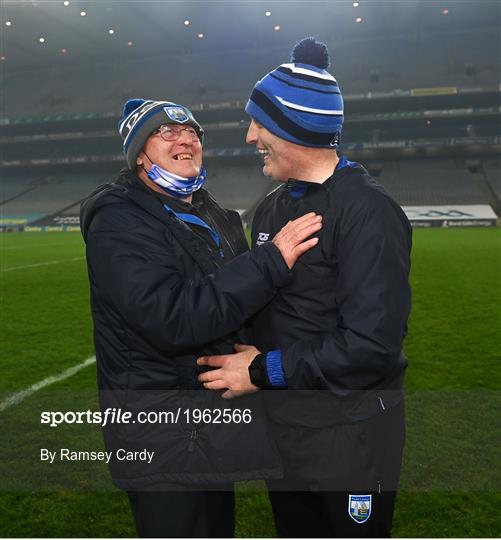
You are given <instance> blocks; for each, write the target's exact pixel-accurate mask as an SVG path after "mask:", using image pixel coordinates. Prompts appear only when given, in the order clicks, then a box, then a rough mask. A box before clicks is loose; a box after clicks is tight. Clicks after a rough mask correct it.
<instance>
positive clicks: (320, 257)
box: [199, 38, 411, 538]
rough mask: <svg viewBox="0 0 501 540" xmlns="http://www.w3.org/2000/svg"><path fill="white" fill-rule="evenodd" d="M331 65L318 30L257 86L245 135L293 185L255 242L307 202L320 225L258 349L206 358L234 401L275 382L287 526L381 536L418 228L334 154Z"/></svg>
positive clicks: (400, 426)
mask: <svg viewBox="0 0 501 540" xmlns="http://www.w3.org/2000/svg"><path fill="white" fill-rule="evenodd" d="M328 65H329V55H328V51H327V48H326V46H325V45H324V44H322V43H319V42H317V41H315V39H313V38H307V39H305V40H303V41H301V42H300V43H299V44H298V45H297V46H296V47H295V49H294V51H293V54H292V58H291V61H290V63H286V64H282V65H280V66H278V67H277V68H276V69H275V70H273V71H272V72H271V73H268V74H267V75H266V76H265V77H263V78H262V79H261V80H260V81H259V82H258V83H257V84H256V86H255V87H254V90H253V92H252V94H251V96H250V99H249V101H248V104H247V107H246V110H247V112H248V114H249V115H250V117H251V125H250V127H249V131H248V133H247V142H248V143H249V144H254V145H256V148H257V149H258V151H259V153H260V154H262V156H263V161H264V166H263V173H264V174H265V175H266V176H270V177H272V178H274V179H275V180H278V181H280V182H282V183H283V184H282V186H280V187H279V188H278V189H276V190H275V191H273V192H272V193H271V194H270V195H268V197H266V199H265V200H264V201H263V202H262V203H261V205H260V206H259V207H258V209H257V211H256V214H255V218H254V223H253V249H257V250H258V249H260V247H261V246H260V245H261V243H262V240H263V239H266V238H271V237H273V235H274V234H275V233H276V232H277V231H278V230H280V227H281V226H282V225H283V224H284V223H287V221H289V220H293V219H295V218H296V217H297V216H300V215H301V214H303V213H305V212H316V213H318V214H321V215H322V216H323V227H322V231H321V232H320V241H319V244H318V245H317V246H316V247H314V248H313V249H312V250H311V251H309V252H308V253H307V254H305V255H304V257H302V258H301V262H300V264H298V265H296V266H295V267H294V269H293V279H292V281H291V282H290V283H289V284H288V285H287V286H285V287H284V288H282V289H281V290H280V291H279V292H278V293H277V295H276V296H275V297H274V298H273V300H272V302H270V303H269V304H268V305H267V306H266V307H265V308H263V309H262V310H261V311H260V312H259V313H258V314H257V315H256V316H255V318H254V320H253V330H254V339H253V341H252V343H253V344H254V345H256V347H257V348H256V347H252V346H247V347H245V349H242V350H240V352H239V353H238V354H236V355H233V356H228V355H224V356H218V357H209V358H207V357H203V358H201V359H199V364H200V365H210V366H214V367H219V369H216V370H214V371H210V372H207V373H204V374H202V375H200V377H199V379H200V380H201V381H202V382H203V383H204V385H205V387H206V388H210V389H213V390H219V389H225V394H224V395H225V396H226V397H233V396H236V395H241V394H244V393H245V392H254V391H256V390H257V389H258V388H264V389H269V390H268V391H267V392H266V394H267V395H266V397H267V398H268V399H267V402H268V412H269V414H270V416H271V418H272V419H273V426H274V428H273V431H274V433H275V435H276V439H277V443H278V445H279V449H280V453H281V455H282V458H283V459H284V467H285V477H284V479H283V480H276V481H269V482H268V486H269V489H270V499H271V503H272V506H273V512H274V516H275V522H276V525H277V530H278V533H279V535H280V536H284V537H297V536H299V537H313V538H314V537H321V536H329V537H334V536H338V537H339V536H340V537H351V536H361V537H369V536H375V537H381V536H388V535H389V534H390V528H391V522H392V515H393V507H394V501H395V492H396V488H397V484H398V478H399V471H400V463H401V457H402V448H403V442H404V416H403V390H402V387H403V379H404V372H405V368H406V366H407V360H406V357H405V355H404V354H403V352H402V344H403V340H404V337H405V334H406V323H407V318H408V315H409V310H410V288H409V283H408V275H409V268H410V250H411V229H410V226H409V223H408V221H407V219H406V216H405V214H404V212H403V211H402V210H401V208H400V207H399V206H398V205H397V204H396V203H395V202H394V201H393V200H392V199H391V198H390V197H389V196H388V194H387V193H386V192H385V191H384V189H383V188H382V187H381V186H380V185H379V184H377V183H376V182H375V181H374V180H373V179H372V178H371V177H370V176H369V174H368V173H367V171H366V170H365V169H364V168H363V167H362V166H361V165H359V164H358V163H355V162H351V161H348V160H347V159H346V158H345V157H341V158H339V157H338V156H337V153H336V150H335V149H336V147H337V146H338V145H339V141H340V135H341V127H342V123H343V114H344V113H343V100H342V97H341V92H340V89H339V86H338V84H337V81H336V79H335V78H334V77H333V76H332V75H331V74H330V73H329V72H328V71H326V69H327V67H328ZM281 389H282V390H283V389H286V391H285V392H280V391H279V390H281ZM271 390H272V391H271Z"/></svg>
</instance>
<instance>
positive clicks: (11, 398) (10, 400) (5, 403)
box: [0, 356, 96, 412]
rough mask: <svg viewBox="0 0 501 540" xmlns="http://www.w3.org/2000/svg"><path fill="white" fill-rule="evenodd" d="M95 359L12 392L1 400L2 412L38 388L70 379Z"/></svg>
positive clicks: (0, 407) (92, 358)
mask: <svg viewBox="0 0 501 540" xmlns="http://www.w3.org/2000/svg"><path fill="white" fill-rule="evenodd" d="M95 361H96V357H95V356H91V357H90V358H87V360H84V361H83V362H82V363H81V364H77V365H76V366H72V367H69V368H68V369H65V370H64V371H62V372H61V373H60V374H59V375H51V376H50V377H47V378H45V379H42V380H41V381H39V382H37V383H35V384H32V385H31V386H30V387H29V388H25V389H24V390H20V391H19V392H16V393H15V394H11V395H10V396H9V397H8V398H7V399H5V400H4V401H2V402H0V412H3V411H5V409H8V408H9V407H12V406H13V405H18V404H19V403H21V401H24V400H25V399H26V398H27V397H30V396H31V395H32V394H34V393H35V392H38V390H41V389H42V388H45V387H46V386H49V385H51V384H54V383H56V382H59V381H64V379H68V378H69V377H72V376H73V375H75V373H78V372H79V371H80V370H81V369H83V368H85V367H87V366H90V365H91V364H93V363H94V362H95Z"/></svg>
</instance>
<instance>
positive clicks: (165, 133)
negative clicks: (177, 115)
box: [152, 124, 200, 142]
mask: <svg viewBox="0 0 501 540" xmlns="http://www.w3.org/2000/svg"><path fill="white" fill-rule="evenodd" d="M183 131H186V133H188V135H189V136H190V138H191V140H192V141H193V142H200V138H199V136H198V133H197V132H196V131H195V130H194V129H193V128H192V127H181V126H172V125H170V124H164V125H163V126H160V127H159V128H158V129H156V130H155V131H153V133H152V135H155V134H157V133H160V137H162V139H163V140H164V141H177V140H178V139H179V137H181V134H182V133H183Z"/></svg>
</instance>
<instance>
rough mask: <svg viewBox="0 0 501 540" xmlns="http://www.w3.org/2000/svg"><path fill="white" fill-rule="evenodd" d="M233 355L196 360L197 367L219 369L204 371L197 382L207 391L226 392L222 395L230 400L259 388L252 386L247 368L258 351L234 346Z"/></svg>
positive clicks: (254, 348)
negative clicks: (234, 351)
mask: <svg viewBox="0 0 501 540" xmlns="http://www.w3.org/2000/svg"><path fill="white" fill-rule="evenodd" d="M235 350H236V351H237V352H236V353H234V354H224V355H219V356H202V357H201V358H198V359H197V364H198V365H199V366H211V367H215V368H219V369H213V370H211V371H206V372H205V373H202V374H201V375H199V377H198V380H199V381H200V382H201V383H202V384H203V385H204V388H206V389H207V390H226V392H224V393H223V394H222V397H223V398H225V399H231V398H235V397H239V396H243V395H244V394H250V393H252V392H257V391H258V390H259V388H258V387H257V386H255V385H254V384H252V382H251V379H250V374H249V366H250V364H251V363H252V361H253V360H254V358H255V357H256V356H257V355H259V354H260V351H259V350H258V349H256V347H254V346H253V345H235Z"/></svg>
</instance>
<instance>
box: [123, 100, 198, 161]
mask: <svg viewBox="0 0 501 540" xmlns="http://www.w3.org/2000/svg"><path fill="white" fill-rule="evenodd" d="M163 124H184V125H188V126H193V128H194V129H195V131H196V132H197V134H198V138H199V139H200V142H202V143H203V138H204V130H203V129H202V126H201V125H200V124H199V123H198V122H197V121H196V120H195V117H194V116H193V114H192V112H191V111H190V110H189V109H188V108H187V107H185V106H184V105H178V104H177V103H172V102H171V101H154V100H152V99H138V98H137V99H129V100H128V101H127V102H126V103H125V105H124V111H123V117H122V119H121V120H120V122H119V124H118V131H119V133H120V135H121V136H122V139H123V141H124V142H123V151H124V156H125V159H126V160H127V165H128V166H129V169H132V170H134V169H135V167H136V159H137V156H138V155H139V152H141V150H142V148H143V146H144V144H145V142H146V141H147V139H148V137H149V136H150V135H151V134H152V133H153V131H155V130H156V129H158V128H159V127H160V126H161V125H163Z"/></svg>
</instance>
